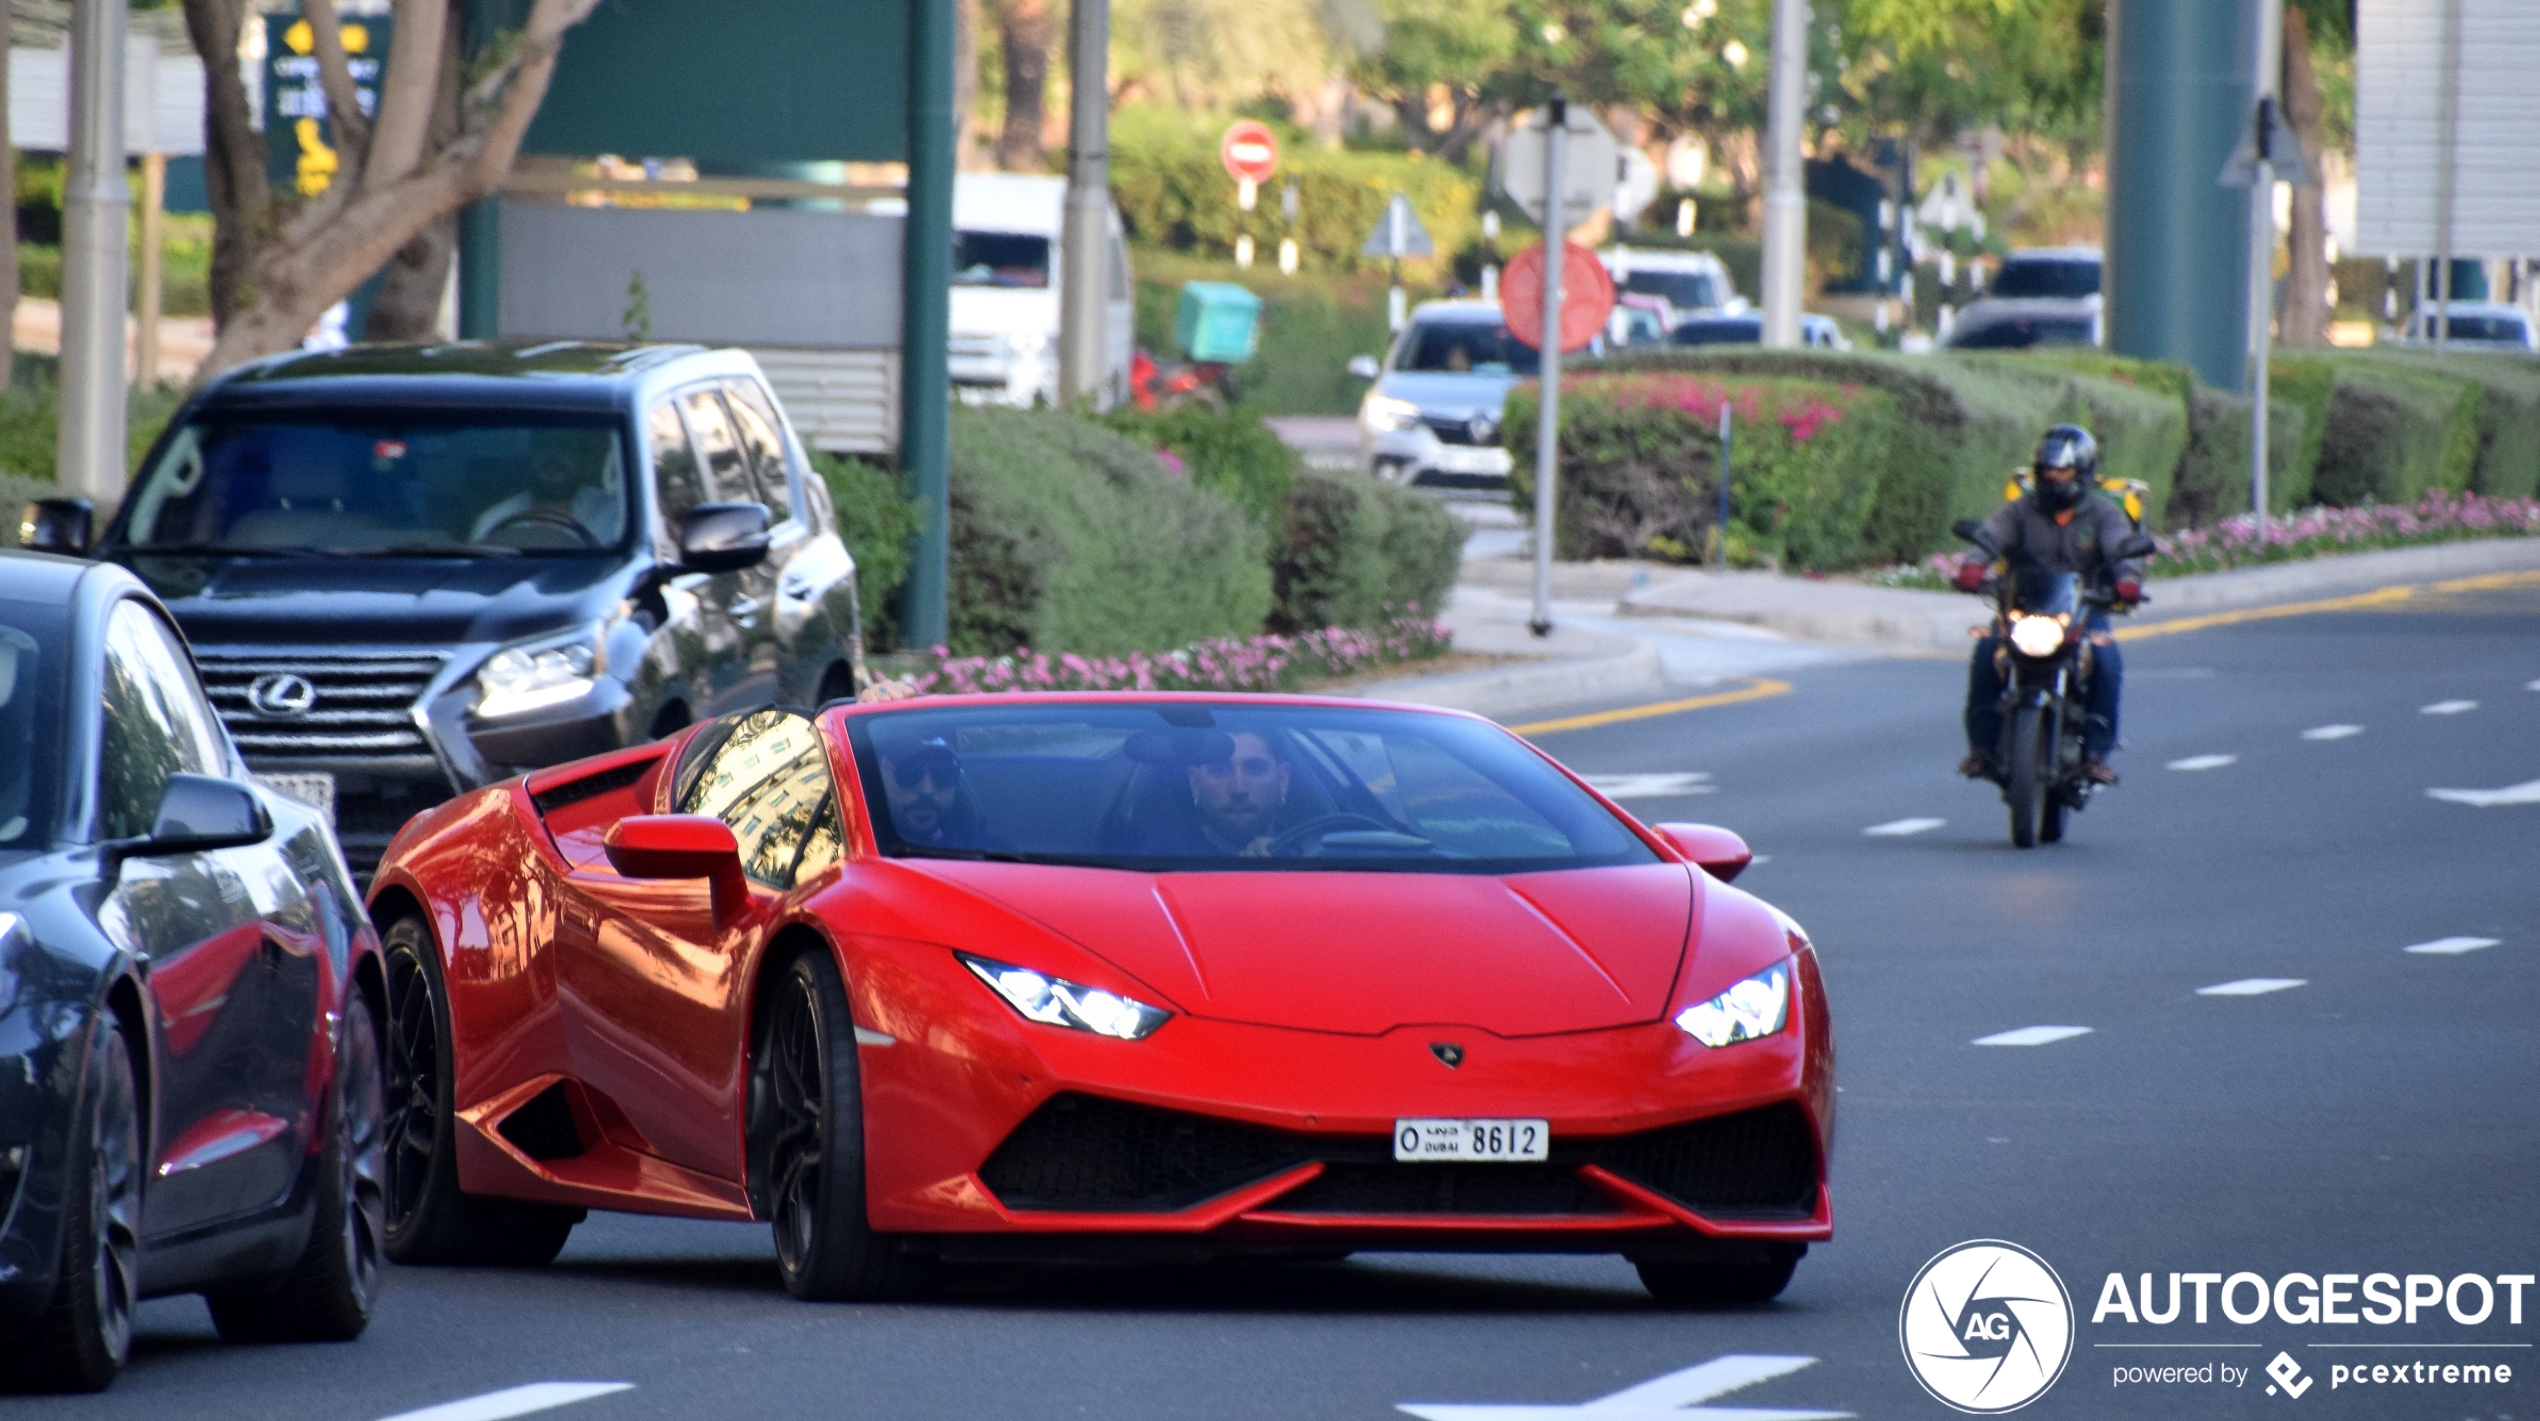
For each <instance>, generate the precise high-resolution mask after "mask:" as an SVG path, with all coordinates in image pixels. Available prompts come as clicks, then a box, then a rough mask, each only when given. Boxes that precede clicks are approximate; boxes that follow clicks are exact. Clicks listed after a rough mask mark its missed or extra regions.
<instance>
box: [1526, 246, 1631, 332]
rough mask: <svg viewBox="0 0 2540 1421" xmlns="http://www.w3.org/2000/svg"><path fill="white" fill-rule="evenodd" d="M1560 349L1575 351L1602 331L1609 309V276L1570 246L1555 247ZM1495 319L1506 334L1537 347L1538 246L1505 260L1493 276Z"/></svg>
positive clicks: (1539, 302) (1540, 303)
mask: <svg viewBox="0 0 2540 1421" xmlns="http://www.w3.org/2000/svg"><path fill="white" fill-rule="evenodd" d="M1561 251H1562V260H1561V348H1562V349H1563V350H1578V349H1580V348H1582V347H1584V346H1585V345H1586V344H1587V343H1588V342H1589V341H1592V340H1594V339H1596V337H1597V333H1598V332H1600V331H1602V330H1604V329H1605V317H1606V313H1607V312H1609V311H1612V310H1613V309H1614V278H1612V277H1610V276H1608V275H1606V274H1605V263H1603V262H1600V261H1598V260H1597V259H1596V253H1594V252H1591V251H1589V250H1588V249H1587V248H1585V247H1582V246H1580V245H1579V244H1578V243H1576V242H1563V243H1562V244H1561ZM1499 310H1500V319H1502V320H1504V321H1506V322H1507V323H1508V333H1509V334H1510V335H1513V336H1515V337H1516V338H1517V339H1519V340H1522V341H1524V342H1525V343H1526V344H1528V345H1531V346H1533V347H1534V348H1535V349H1537V350H1541V349H1543V243H1541V242H1537V243H1535V244H1534V245H1533V246H1531V247H1528V248H1526V249H1525V250H1524V251H1521V252H1519V253H1518V254H1517V255H1515V256H1513V257H1510V258H1509V259H1508V266H1507V268H1506V269H1505V270H1503V271H1501V272H1500V274H1499Z"/></svg>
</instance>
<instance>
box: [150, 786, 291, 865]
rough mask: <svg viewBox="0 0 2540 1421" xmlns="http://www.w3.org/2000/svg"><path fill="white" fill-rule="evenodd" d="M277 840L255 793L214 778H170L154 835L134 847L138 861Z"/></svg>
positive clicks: (153, 827)
mask: <svg viewBox="0 0 2540 1421" xmlns="http://www.w3.org/2000/svg"><path fill="white" fill-rule="evenodd" d="M271 837H273V816H272V815H270V814H268V813H266V812H265V802H264V800H262V799H261V798H259V797H258V796H257V794H256V792H255V791H254V790H252V789H249V788H248V787H247V786H245V785H243V784H240V783H239V782H238V781H236V780H225V779H221V778H219V777H217V776H213V775H170V776H168V787H167V788H166V789H165V790H163V791H161V792H160V794H159V814H158V817H157V818H156V819H155V820H153V821H152V823H151V825H150V837H149V838H147V839H144V840H143V841H141V843H139V844H137V845H134V846H133V847H132V850H131V853H132V856H133V857H135V858H155V857H157V856H158V855H160V854H191V853H201V852H203V851H205V850H207V849H234V848H237V847H239V846H240V845H243V844H261V843H263V842H264V841H265V840H267V839H269V838H271Z"/></svg>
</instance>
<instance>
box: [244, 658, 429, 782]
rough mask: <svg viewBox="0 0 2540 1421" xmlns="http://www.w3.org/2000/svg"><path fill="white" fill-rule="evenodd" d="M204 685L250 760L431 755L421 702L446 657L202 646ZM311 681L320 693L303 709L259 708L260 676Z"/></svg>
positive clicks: (384, 758)
mask: <svg viewBox="0 0 2540 1421" xmlns="http://www.w3.org/2000/svg"><path fill="white" fill-rule="evenodd" d="M195 660H196V661H197V662H198V663H199V664H200V665H201V666H202V668H203V689H204V690H206V691H208V692H209V693H210V694H211V698H212V706H213V708H214V709H215V710H217V711H219V712H220V717H221V719H222V720H223V721H226V722H227V723H228V725H229V733H230V735H231V737H232V738H234V739H236V740H237V742H238V748H239V749H240V750H241V751H243V752H244V753H245V754H246V755H247V757H248V758H249V759H250V760H257V759H289V760H337V761H354V762H360V761H368V760H387V759H398V758H409V757H415V756H423V757H429V756H430V755H431V754H432V746H431V745H430V743H429V742H427V741H426V740H425V739H424V736H423V731H422V729H421V728H420V727H418V726H417V725H416V724H415V717H414V707H415V703H416V702H418V701H420V700H421V699H422V698H423V692H424V688H425V687H426V686H428V685H430V684H431V682H432V678H433V677H434V676H436V675H438V674H440V671H441V663H442V662H444V661H446V660H448V658H447V657H446V656H444V655H443V654H442V653H440V652H437V651H413V650H379V651H334V650H327V651H315V650H307V649H301V648H292V649H286V650H255V649H248V648H224V649H218V650H200V651H197V652H196V654H195ZM269 676H277V677H278V676H291V677H298V678H299V679H301V680H303V681H306V682H307V683H308V684H309V686H310V688H311V689H312V690H314V692H315V693H316V694H315V697H314V699H313V700H312V701H311V702H310V704H309V706H308V709H306V710H305V711H302V712H300V713H298V714H288V713H276V712H274V711H272V710H267V709H259V708H258V707H257V705H256V704H255V702H254V700H253V699H252V695H251V693H252V692H253V690H254V688H255V686H256V684H257V682H259V681H260V680H263V679H264V678H266V677H269Z"/></svg>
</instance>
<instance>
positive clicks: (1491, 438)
mask: <svg viewBox="0 0 2540 1421" xmlns="http://www.w3.org/2000/svg"><path fill="white" fill-rule="evenodd" d="M1420 422H1421V423H1422V424H1425V425H1427V426H1428V427H1429V432H1430V433H1431V434H1434V435H1436V436H1437V437H1438V442H1439V443H1440V444H1465V445H1473V446H1478V447H1482V448H1491V447H1495V446H1496V445H1498V443H1499V426H1498V425H1496V424H1488V423H1486V424H1484V425H1483V428H1484V429H1485V430H1487V431H1488V433H1486V434H1484V435H1483V436H1482V437H1481V438H1479V439H1475V438H1474V437H1473V425H1472V421H1471V420H1469V419H1448V418H1446V417H1444V416H1443V415H1423V416H1421V419H1420Z"/></svg>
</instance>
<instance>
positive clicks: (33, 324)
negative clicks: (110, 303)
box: [10, 296, 212, 385]
mask: <svg viewBox="0 0 2540 1421" xmlns="http://www.w3.org/2000/svg"><path fill="white" fill-rule="evenodd" d="M10 325H11V327H12V331H13V334H14V336H15V340H16V345H15V348H16V349H18V350H29V351H34V352H35V353H37V354H39V355H59V354H60V353H61V350H62V303H61V302H59V301H55V300H53V299H51V298H50V297H45V296H21V297H19V298H18V314H17V319H16V320H14V321H12V322H11V323H10ZM123 330H124V353H123V361H124V370H125V371H126V372H127V373H130V372H131V370H132V368H133V366H134V365H136V364H138V363H139V361H140V358H141V357H140V356H139V354H138V353H137V347H138V345H139V343H140V342H139V336H140V325H139V323H138V322H136V321H135V320H134V319H133V318H132V317H130V316H126V317H124V318H123ZM211 353H212V318H211V317H209V316H162V317H160V318H159V378H160V379H161V380H163V381H166V382H168V383H170V384H175V385H182V384H184V383H185V382H187V381H189V380H191V379H193V378H194V370H195V367H197V366H199V365H201V364H202V363H203V357H204V356H207V355H209V354H211Z"/></svg>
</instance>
